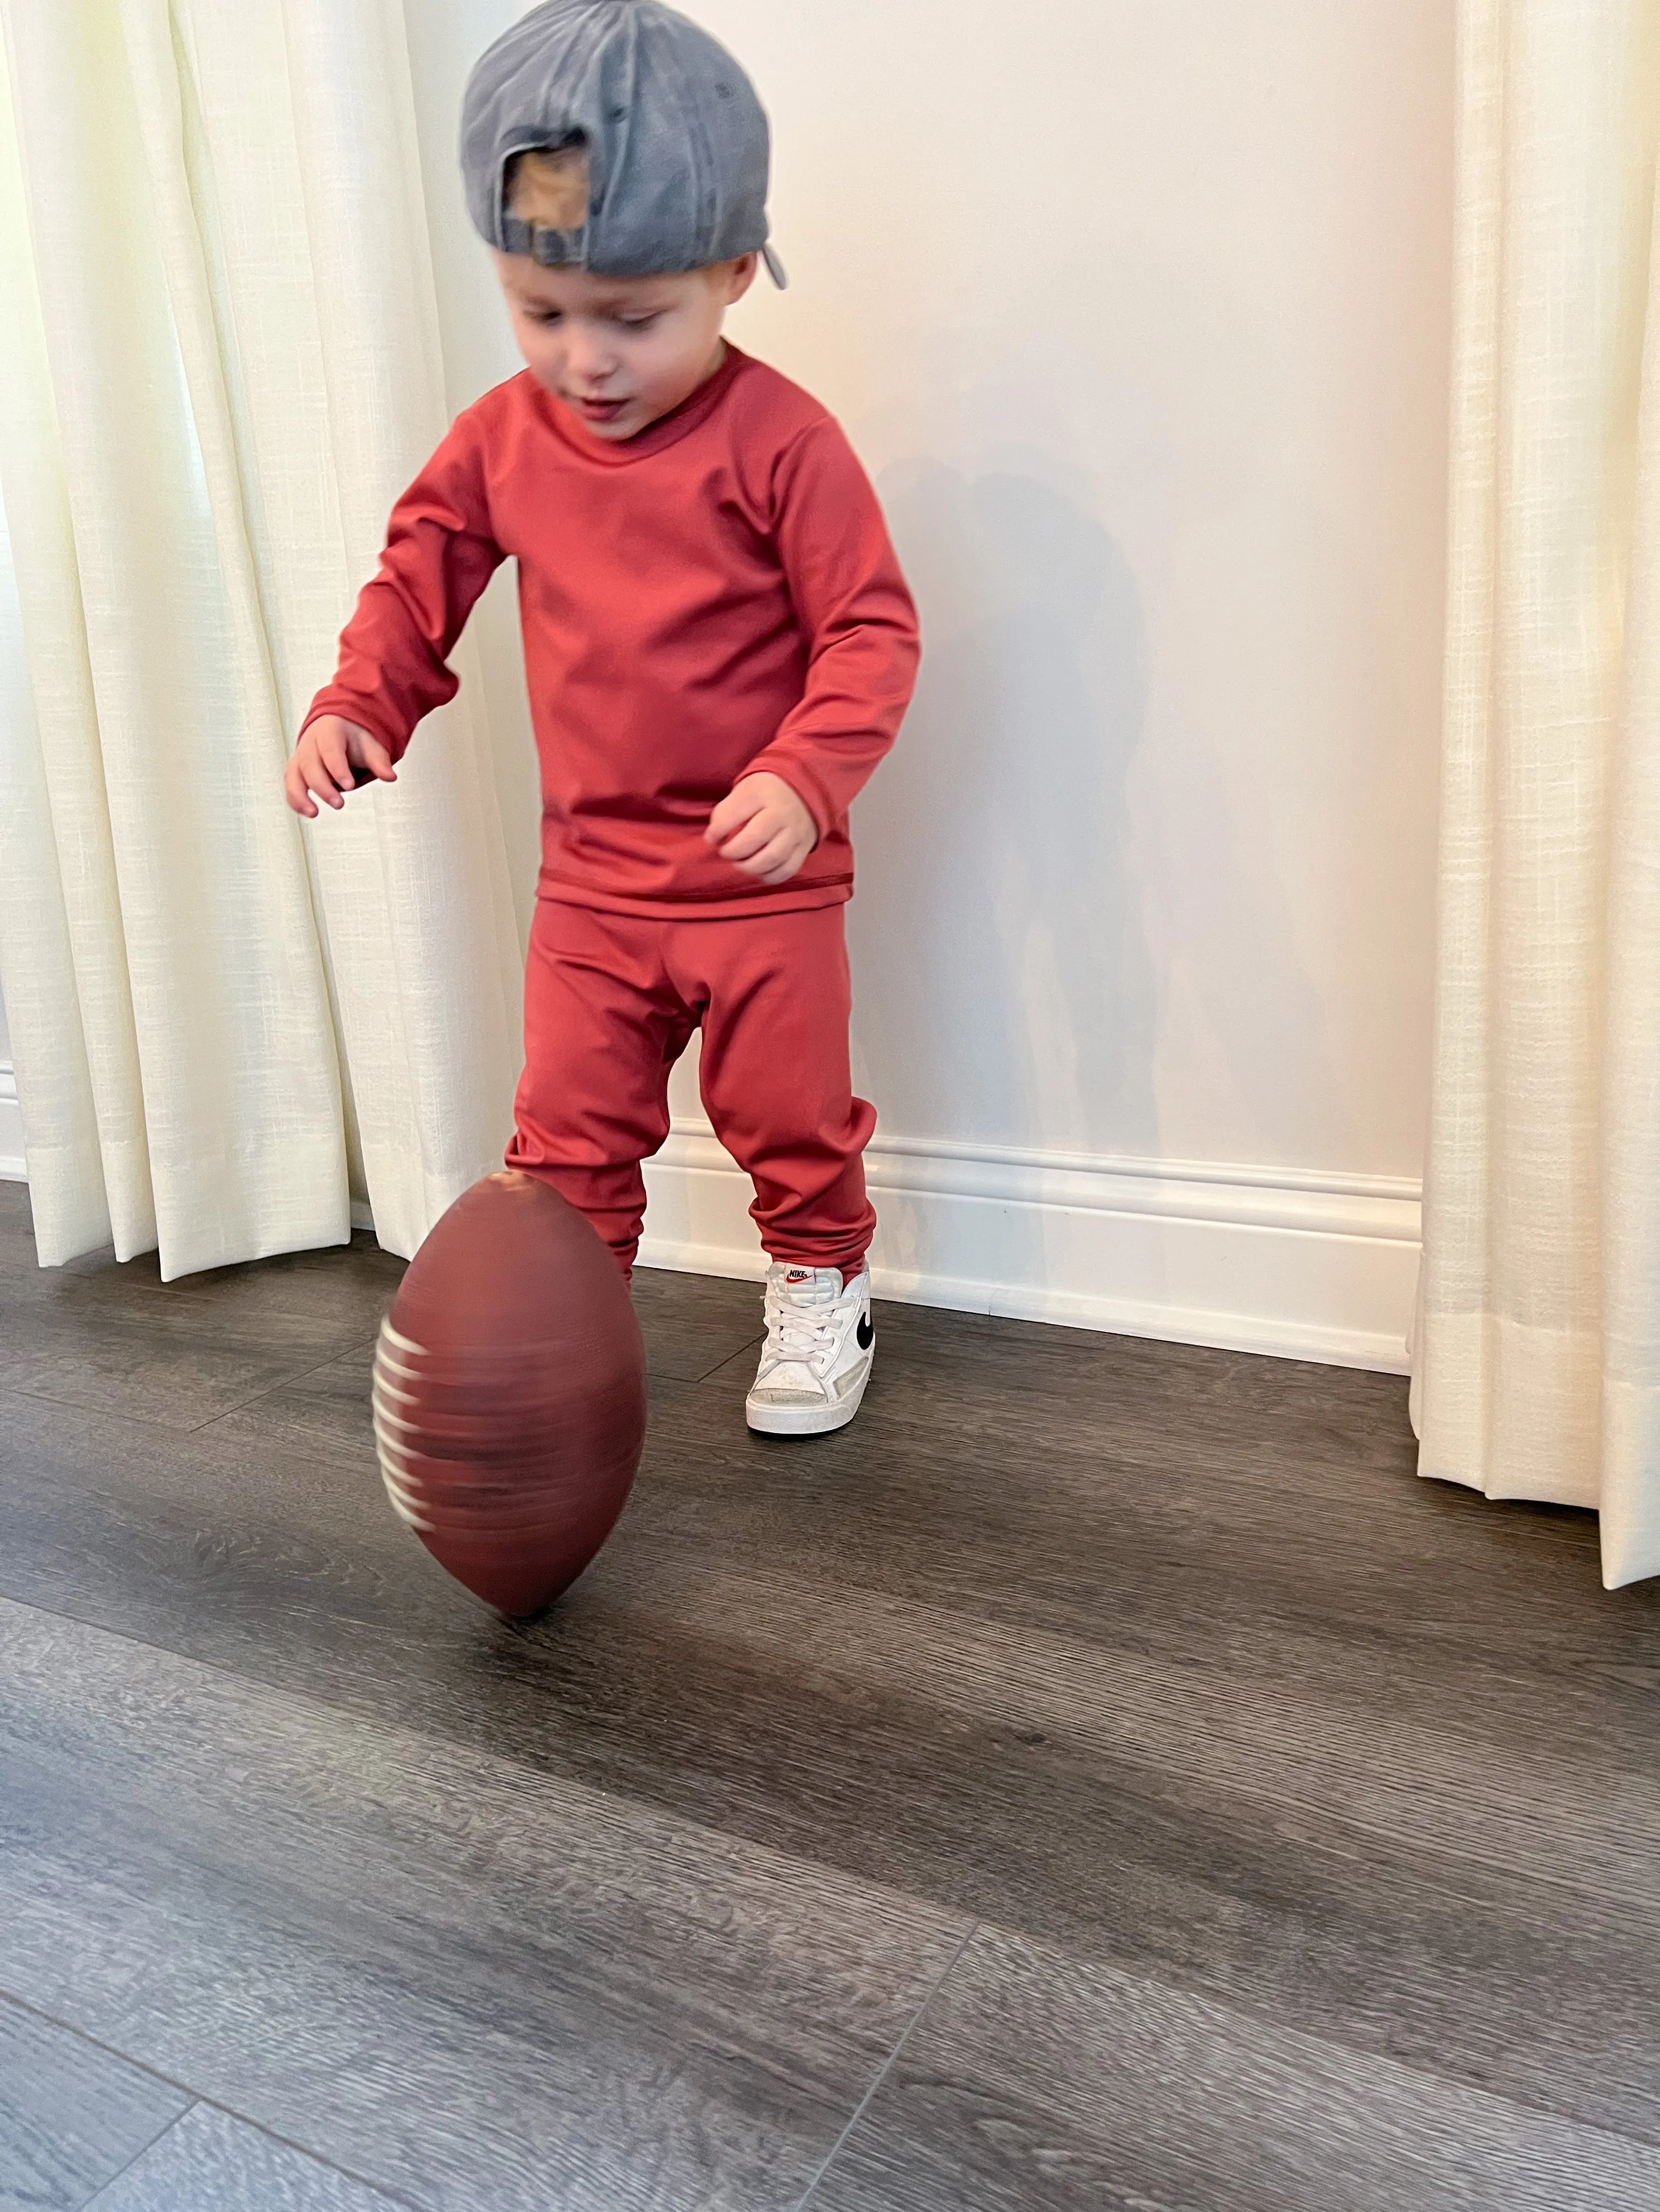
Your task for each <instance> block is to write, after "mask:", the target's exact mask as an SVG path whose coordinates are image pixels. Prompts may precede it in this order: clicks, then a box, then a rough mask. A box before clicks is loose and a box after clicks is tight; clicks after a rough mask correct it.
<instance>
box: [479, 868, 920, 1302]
mask: <svg viewBox="0 0 1660 2212" xmlns="http://www.w3.org/2000/svg"><path fill="white" fill-rule="evenodd" d="M852 1003H853V993H852V986H851V983H850V981H849V978H848V955H847V946H846V942H845V939H844V937H843V932H842V908H840V907H839V906H823V907H811V908H807V909H806V911H805V912H802V913H797V914H767V915H754V916H752V917H745V918H744V919H743V920H740V921H696V920H693V921H647V920H642V919H638V918H636V917H635V916H634V915H617V914H602V913H599V912H598V911H596V910H595V909H594V908H589V907H581V906H567V905H564V904H562V903H561V902H557V901H555V900H552V899H538V901H537V904H536V915H535V920H534V921H533V922H532V926H531V940H530V955H529V958H528V960H527V962H526V969H525V1073H524V1075H523V1077H522V1079H520V1085H519V1096H518V1098H517V1100H516V1102H515V1104H514V1137H513V1141H512V1143H511V1144H510V1145H509V1146H508V1166H509V1167H514V1168H523V1169H524V1170H526V1172H527V1173H528V1174H531V1175H535V1176H543V1177H544V1179H545V1180H546V1181H547V1182H550V1183H551V1184H552V1185H553V1187H554V1188H555V1189H556V1190H557V1191H558V1192H559V1193H560V1194H561V1195H562V1197H564V1198H566V1199H569V1201H570V1203H571V1204H572V1205H573V1206H575V1207H577V1208H578V1210H579V1211H580V1212H583V1213H585V1214H586V1215H587V1218H588V1219H589V1220H590V1221H591V1222H592V1223H593V1225H594V1227H595V1228H596V1229H597V1230H598V1231H599V1234H600V1236H601V1237H604V1239H605V1242H606V1243H607V1244H609V1245H610V1247H611V1250H612V1251H613V1252H614V1253H615V1254H616V1255H617V1265H618V1266H619V1267H621V1268H622V1269H623V1272H624V1273H627V1272H628V1270H629V1268H630V1267H632V1266H633V1264H634V1255H635V1249H636V1247H637V1246H638V1244H639V1242H640V1227H641V1223H642V1220H643V1218H644V1216H645V1210H646V1185H645V1178H644V1177H643V1176H642V1174H641V1172H640V1163H641V1161H642V1159H648V1158H650V1156H651V1154H652V1153H654V1152H655V1151H656V1150H657V1149H658V1147H659V1146H660V1145H661V1143H662V1142H663V1139H665V1137H666V1136H667V1134H668V1133H669V1107H668V1085H669V1070H670V1069H671V1068H672V1066H673V1065H674V1063H675V1061H676V1060H678V1059H679V1057H680V1055H681V1054H682V1053H683V1052H684V1050H685V1048H686V1047H687V1045H688V1044H689V1043H690V1041H691V1034H692V1031H693V1030H696V1029H701V1030H702V1032H703V1049H702V1072H701V1080H702V1094H703V1104H704V1107H705V1109H707V1111H708V1117H709V1120H710V1121H712V1122H713V1123H714V1131H715V1134H716V1135H717V1136H718V1137H719V1138H720V1139H721V1143H722V1144H723V1145H724V1146H726V1148H727V1151H728V1152H730V1153H731V1154H732V1156H733V1158H734V1159H735V1160H736V1161H737V1162H738V1163H739V1166H740V1167H742V1168H744V1169H745V1170H746V1171H747V1173H748V1174H749V1176H750V1177H751V1180H752V1181H753V1182H754V1184H755V1203H754V1204H753V1206H751V1208H750V1212H751V1215H752V1217H753V1218H754V1220H755V1223H756V1225H757V1227H758V1228H759V1230H760V1231H761V1242H762V1243H763V1245H764V1246H765V1248H766V1249H767V1252H768V1253H769V1255H770V1256H771V1257H772V1258H773V1259H775V1260H786V1261H790V1262H792V1263H793V1264H794V1265H795V1266H798V1267H841V1268H842V1269H843V1270H844V1271H846V1272H848V1273H851V1272H853V1271H854V1270H856V1269H857V1267H859V1265H860V1261H862V1260H863V1258H864V1256H865V1253H866V1249H868V1247H869V1244H870V1241H871V1233H872V1231H873V1229H874V1228H875V1226H876V1215H875V1212H874V1210H873V1207H872V1206H871V1204H870V1201H869V1200H868V1199H867V1198H866V1195H865V1170H864V1162H863V1158H862V1155H863V1152H864V1149H865V1146H866V1144H867V1143H868V1142H869V1141H870V1134H871V1131H872V1130H873V1128H874V1127H875V1126H876V1114H875V1109H873V1107H871V1106H868V1105H867V1104H866V1103H865V1101H864V1100H863V1099H862V1098H855V1097H854V1095H853V1082H852V1076H851V1073H850V1070H849V1067H848V1015H849V1013H850V1012H851V1010H852Z"/></svg>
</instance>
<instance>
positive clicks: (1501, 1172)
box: [1414, 0, 1660, 1588]
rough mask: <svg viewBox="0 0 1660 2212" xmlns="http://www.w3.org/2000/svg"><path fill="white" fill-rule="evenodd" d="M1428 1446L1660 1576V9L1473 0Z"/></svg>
mask: <svg viewBox="0 0 1660 2212" xmlns="http://www.w3.org/2000/svg"><path fill="white" fill-rule="evenodd" d="M1458 37H1459V55H1458V65H1459V77H1460V88H1459V108H1458V150H1457V177H1458V204H1457V210H1456V296H1455V331H1454V343H1453V406H1452V483H1451V501H1450V579H1449V592H1448V636H1447V689H1446V715H1445V758H1444V771H1443V774H1444V781H1443V795H1442V820H1441V854H1440V894H1439V897H1440V910H1439V927H1438V945H1439V950H1438V979H1437V980H1438V994H1437V1009H1436V1034H1435V1074H1434V1090H1433V1097H1432V1124H1431V1136H1430V1152H1429V1164H1428V1172H1427V1176H1426V1190H1425V1251H1424V1267H1423V1273H1422V1277H1421V1281H1420V1311H1419V1319H1418V1328H1417V1334H1416V1342H1415V1356H1414V1418H1415V1419H1416V1422H1417V1425H1418V1432H1419V1436H1420V1462H1419V1464H1420V1472H1421V1473H1423V1474H1427V1475H1435V1476H1440V1477H1443V1478H1445V1479H1447V1480H1452V1481H1456V1482H1462V1483H1468V1484H1469V1485H1471V1486H1473V1487H1475V1488H1476V1489H1479V1490H1482V1491H1485V1492H1487V1495H1488V1496H1489V1497H1493V1498H1541V1499H1551V1500H1554V1501H1557V1502H1559V1503H1561V1504H1574V1505H1589V1506H1594V1507H1596V1508H1597V1509H1599V1510H1600V1512H1601V1516H1602V1564H1603V1579H1604V1580H1605V1582H1606V1583H1608V1585H1609V1587H1610V1588H1612V1587H1614V1586H1615V1585H1617V1584H1620V1583H1627V1582H1632V1581H1634V1580H1636V1579H1637V1578H1638V1577H1641V1576H1645V1575H1651V1574H1656V1573H1660V252H1657V248H1656V236H1655V216H1656V199H1655V183H1656V153H1657V142H1660V0H1461V6H1460V10H1459V33H1458Z"/></svg>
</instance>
